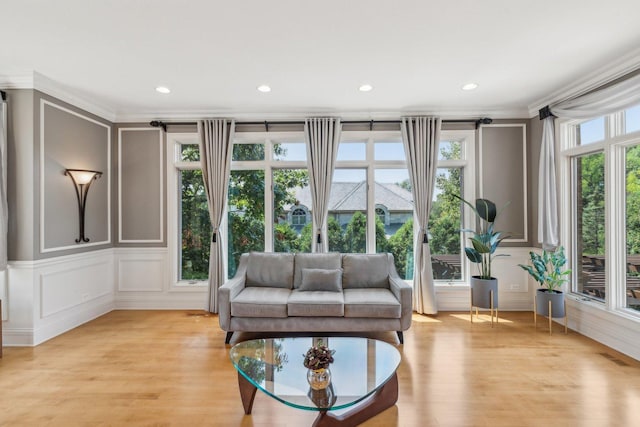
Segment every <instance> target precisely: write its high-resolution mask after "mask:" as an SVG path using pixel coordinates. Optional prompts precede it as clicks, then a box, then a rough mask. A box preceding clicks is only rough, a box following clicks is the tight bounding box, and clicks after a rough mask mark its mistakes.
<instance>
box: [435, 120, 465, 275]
mask: <svg viewBox="0 0 640 427" xmlns="http://www.w3.org/2000/svg"><path fill="white" fill-rule="evenodd" d="M473 147H474V136H473V133H468V132H454V131H443V132H442V138H441V141H440V146H439V147H438V169H437V171H436V180H435V188H434V191H433V205H432V207H431V214H430V216H429V247H430V249H431V266H432V269H433V276H434V279H435V280H436V284H438V283H439V284H442V285H444V284H455V283H461V282H462V281H465V280H467V273H466V272H467V271H468V268H467V266H468V261H467V258H466V256H465V255H464V249H463V248H464V245H465V241H464V238H463V237H464V236H463V235H462V234H461V233H460V230H461V229H463V228H469V227H468V226H465V225H464V224H471V223H472V221H474V218H470V217H468V218H465V216H464V215H465V213H464V210H463V208H462V204H461V202H460V201H459V200H458V199H456V198H454V197H452V195H453V194H455V195H459V196H462V197H463V198H464V199H466V200H473V198H474V193H473V185H464V184H465V182H473V181H472V179H473V176H474V171H473V166H472V165H473V162H472V161H471V159H473Z"/></svg>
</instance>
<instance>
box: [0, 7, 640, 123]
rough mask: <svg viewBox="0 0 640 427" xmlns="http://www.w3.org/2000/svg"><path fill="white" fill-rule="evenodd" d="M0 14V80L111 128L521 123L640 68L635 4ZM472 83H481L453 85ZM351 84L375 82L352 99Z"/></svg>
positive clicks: (7, 10)
mask: <svg viewBox="0 0 640 427" xmlns="http://www.w3.org/2000/svg"><path fill="white" fill-rule="evenodd" d="M1 9H2V17H3V20H2V24H1V25H0V40H2V43H1V44H0V83H2V82H4V86H5V87H11V82H12V81H16V80H19V76H25V75H33V73H34V72H35V73H36V74H37V75H38V76H43V78H46V80H47V81H49V82H50V83H52V84H55V85H56V87H58V88H62V90H63V91H64V92H65V93H67V94H69V95H70V96H71V97H73V98H74V99H81V100H84V101H87V102H89V103H91V104H94V105H97V106H100V108H101V109H102V110H103V111H107V112H109V115H111V116H112V118H113V119H116V120H118V121H132V120H136V119H148V118H164V119H167V118H178V117H191V118H198V117H202V116H206V115H232V116H237V117H241V116H242V117H249V116H254V117H264V118H272V117H278V116H282V117H285V116H299V115H305V114H307V115H308V114H341V115H342V116H343V117H370V118H381V117H397V116H399V115H400V114H406V113H412V112H414V113H415V112H423V113H431V114H440V115H442V116H444V117H456V116H460V117H466V116H472V115H479V116H484V115H493V116H494V117H496V116H497V117H499V116H503V117H507V116H511V117H517V116H519V117H522V116H527V117H528V116H529V115H530V113H531V111H532V109H534V108H538V107H540V106H541V105H538V104H539V103H541V102H548V101H549V100H550V99H551V98H552V97H553V96H555V95H554V94H558V93H560V92H562V91H564V90H566V89H567V88H568V87H572V86H574V85H575V84H576V82H577V81H580V80H581V79H584V78H585V76H588V75H590V74H592V73H593V72H594V70H602V69H603V67H605V66H607V64H612V63H614V62H616V61H619V60H620V58H626V59H627V62H629V57H630V56H631V61H632V62H635V63H636V66H638V65H640V55H638V52H640V51H638V50H637V49H638V47H639V46H640V25H638V17H639V16H640V1H638V0H610V1H608V2H604V1H591V0H562V1H558V0H537V1H535V2H533V1H528V2H525V1H513V0H483V1H478V0H415V1H407V0H396V1H393V2H392V1H385V0H323V1H316V2H311V1H305V0H271V1H266V0H238V1H225V2H220V1H211V0H190V1H179V0H153V1H144V0H110V1H87V0H56V1H47V0H39V1H36V0H4V1H3V2H2V6H1ZM468 82H475V83H477V84H478V85H479V86H478V88H477V89H476V90H473V91H462V90H461V86H462V85H463V84H465V83H468ZM363 83H369V84H371V85H373V87H374V89H373V90H372V91H370V92H360V91H359V90H358V87H359V86H360V85H362V84H363ZM261 84H268V85H269V86H271V88H272V91H271V92H269V93H261V92H259V91H257V90H256V87H257V86H259V85H261ZM159 85H164V86H167V87H169V88H170V89H171V91H172V92H171V93H170V94H168V95H162V94H159V93H157V92H156V91H155V90H154V89H155V87H157V86H159ZM18 86H19V85H16V84H14V86H13V87H18Z"/></svg>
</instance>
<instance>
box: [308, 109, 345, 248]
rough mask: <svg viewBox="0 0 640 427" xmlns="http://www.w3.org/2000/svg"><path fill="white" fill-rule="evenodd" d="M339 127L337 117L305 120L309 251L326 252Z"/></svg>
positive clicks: (340, 127)
mask: <svg viewBox="0 0 640 427" xmlns="http://www.w3.org/2000/svg"><path fill="white" fill-rule="evenodd" d="M341 130H342V126H341V125H340V119H333V118H311V119H307V120H305V123H304V139H305V142H306V145H307V165H308V166H309V187H310V189H311V203H312V207H311V209H312V213H313V230H314V233H313V234H312V239H313V242H311V251H312V252H328V251H329V242H327V216H328V213H329V196H330V194H331V180H332V179H333V169H334V167H335V164H336V155H337V154H338V144H339V143H340V132H341Z"/></svg>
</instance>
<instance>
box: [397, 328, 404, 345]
mask: <svg viewBox="0 0 640 427" xmlns="http://www.w3.org/2000/svg"><path fill="white" fill-rule="evenodd" d="M396 333H397V334H398V339H399V340H400V344H404V335H402V331H397V332H396Z"/></svg>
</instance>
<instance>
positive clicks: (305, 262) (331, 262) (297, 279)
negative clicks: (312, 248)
mask: <svg viewBox="0 0 640 427" xmlns="http://www.w3.org/2000/svg"><path fill="white" fill-rule="evenodd" d="M341 261H342V260H341V256H340V254H339V253H338V252H331V253H328V254H315V253H314V254H296V260H295V273H294V276H293V287H294V288H296V289H297V288H299V287H300V284H301V283H302V270H303V269H305V268H316V269H323V270H335V269H336V268H340V267H342V265H341Z"/></svg>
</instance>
